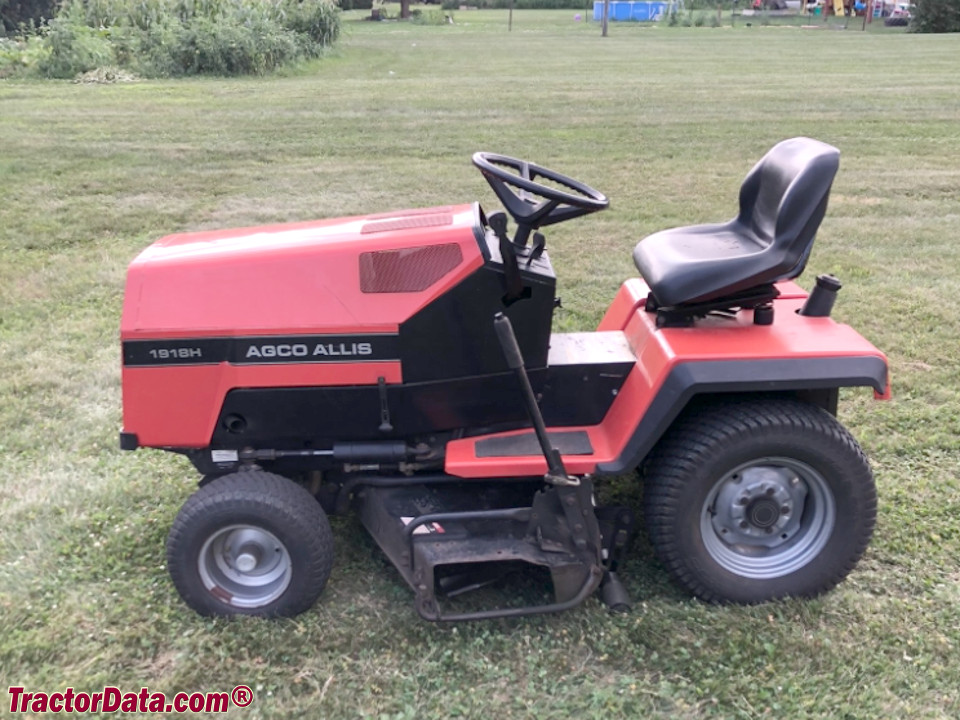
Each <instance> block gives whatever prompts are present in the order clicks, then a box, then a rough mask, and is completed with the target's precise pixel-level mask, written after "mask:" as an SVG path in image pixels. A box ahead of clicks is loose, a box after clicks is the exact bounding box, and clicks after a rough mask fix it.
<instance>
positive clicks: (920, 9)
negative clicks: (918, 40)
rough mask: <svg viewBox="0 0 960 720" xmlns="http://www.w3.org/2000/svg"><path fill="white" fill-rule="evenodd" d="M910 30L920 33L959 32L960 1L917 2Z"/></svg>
mask: <svg viewBox="0 0 960 720" xmlns="http://www.w3.org/2000/svg"><path fill="white" fill-rule="evenodd" d="M910 29H911V30H912V31H913V32H921V33H947V32H960V0H919V2H918V3H917V7H916V10H915V11H914V13H913V17H912V18H911V19H910Z"/></svg>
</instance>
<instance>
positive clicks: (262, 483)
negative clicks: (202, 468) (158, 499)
mask: <svg viewBox="0 0 960 720" xmlns="http://www.w3.org/2000/svg"><path fill="white" fill-rule="evenodd" d="M332 564H333V534H332V533H331V531H330V524H329V522H327V516H326V515H325V514H324V512H323V509H322V508H321V507H320V505H319V503H317V501H316V499H315V498H314V497H313V496H312V495H311V494H310V493H309V492H307V491H306V490H305V489H304V488H302V487H301V486H299V485H297V484H296V483H294V482H293V481H291V480H288V479H286V478H284V477H280V476H279V475H273V474H271V473H266V472H263V471H260V470H253V471H248V472H239V473H233V474H231V475H225V476H223V477H219V478H217V479H215V480H212V481H210V482H209V483H206V484H204V485H203V486H201V487H200V489H199V490H197V491H196V492H195V493H194V494H193V495H192V496H191V497H190V498H189V499H188V500H187V502H186V503H184V506H183V508H181V510H180V512H179V514H178V515H177V518H176V520H175V521H174V523H173V527H172V528H171V529H170V535H169V537H168V539H167V567H168V569H169V571H170V576H171V578H172V579H173V583H174V585H176V587H177V590H178V591H179V592H180V596H181V597H182V598H183V599H184V601H186V603H187V604H188V605H189V606H190V607H192V608H193V609H194V610H196V611H197V612H199V613H200V614H201V615H263V616H292V615H296V614H298V613H301V612H303V611H304V610H306V609H308V608H309V607H310V606H311V605H312V604H313V603H314V601H315V600H316V599H317V597H318V596H319V595H320V592H321V591H322V590H323V587H324V585H325V584H326V582H327V578H328V577H329V576H330V569H331V566H332Z"/></svg>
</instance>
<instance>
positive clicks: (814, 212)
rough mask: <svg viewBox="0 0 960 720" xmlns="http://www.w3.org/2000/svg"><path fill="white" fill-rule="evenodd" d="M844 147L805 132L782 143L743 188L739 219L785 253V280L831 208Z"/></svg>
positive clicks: (798, 268)
mask: <svg viewBox="0 0 960 720" xmlns="http://www.w3.org/2000/svg"><path fill="white" fill-rule="evenodd" d="M839 167H840V151H839V150H837V149H836V148H835V147H833V146H832V145H827V144H826V143H822V142H820V141H819V140H813V139H811V138H806V137H797V138H791V139H790V140H784V141H783V142H781V143H778V144H777V145H775V146H774V147H773V148H771V150H770V152H768V153H767V154H766V155H764V156H763V158H762V159H761V160H760V162H758V163H757V164H756V165H755V166H754V168H753V170H751V171H750V174H748V175H747V178H746V180H744V181H743V185H742V186H741V188H740V215H739V217H738V222H739V223H740V224H741V225H742V226H744V227H745V228H749V229H750V230H751V231H752V233H753V234H754V236H755V239H756V240H757V241H759V242H760V243H761V244H764V245H767V246H768V247H769V245H770V244H773V245H774V246H775V247H774V248H771V249H772V250H773V251H774V253H775V254H776V255H778V256H780V257H781V258H782V261H781V263H780V267H781V268H782V270H783V274H782V275H781V276H780V277H779V278H778V279H781V280H784V279H788V278H794V277H796V276H797V275H799V274H800V273H801V272H803V268H804V266H805V265H806V263H807V258H808V257H809V255H810V250H811V248H812V247H813V239H814V237H815V236H816V234H817V229H818V228H819V227H820V223H821V222H822V221H823V216H824V214H825V213H826V211H827V200H828V198H829V196H830V187H831V185H832V184H833V178H834V176H836V174H837V169H838V168H839Z"/></svg>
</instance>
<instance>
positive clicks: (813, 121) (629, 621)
mask: <svg viewBox="0 0 960 720" xmlns="http://www.w3.org/2000/svg"><path fill="white" fill-rule="evenodd" d="M361 15H362V13H353V14H348V15H347V17H348V21H347V22H346V23H345V37H344V38H343V40H342V42H341V43H340V45H339V46H338V49H337V50H336V51H335V52H334V53H333V54H332V55H331V56H330V57H328V58H326V59H324V60H323V61H320V62H317V63H316V64H313V65H310V66H309V67H305V68H302V69H300V70H297V71H294V72H288V73H285V74H284V75H282V76H277V77H269V78H252V79H234V80H222V79H197V80H188V81H176V82H173V81H170V82H167V81H150V82H139V83H133V84H126V85H94V86H86V85H74V84H71V83H67V82H26V81H10V80H7V81H0V687H2V688H3V689H4V690H5V688H6V686H7V685H23V686H26V688H27V690H30V691H41V690H42V691H47V692H53V691H57V690H60V691H62V690H63V689H64V688H65V687H67V686H72V687H74V688H76V689H77V690H97V689H102V688H103V686H104V685H117V686H119V687H120V688H122V689H124V690H138V689H139V688H140V687H141V686H148V687H150V689H151V690H160V691H165V692H167V693H168V694H169V695H172V694H173V693H174V692H177V691H180V690H184V691H195V690H229V689H231V688H233V687H234V686H235V685H237V684H241V683H242V684H247V685H249V686H250V687H252V688H253V689H254V692H255V695H256V697H255V700H254V702H253V704H252V705H251V706H250V707H249V708H248V709H247V710H245V711H240V710H237V709H234V710H231V715H232V716H236V717H241V716H242V717H274V718H286V717H309V718H321V717H322V718H349V717H374V718H390V719H391V720H393V719H397V720H399V719H401V718H411V719H412V718H416V719H417V720H421V719H425V718H450V717H484V716H489V713H490V712H491V711H493V710H495V711H496V712H497V713H498V714H499V715H500V716H501V717H507V718H533V717H538V718H558V717H567V716H569V717H576V718H608V717H631V718H647V717H653V718H700V717H720V718H755V717H762V716H770V717H783V718H794V719H796V718H823V717H836V718H955V717H958V716H960V661H958V657H960V353H958V345H957V334H958V328H960V279H958V271H960V56H958V54H957V38H956V37H954V36H949V35H947V36H914V35H909V34H905V33H902V32H879V31H874V32H867V33H862V32H855V31H853V30H848V31H846V32H839V31H832V30H802V29H799V28H778V27H760V26H753V27H743V26H741V25H740V24H738V26H737V27H736V28H733V29H731V28H723V29H711V28H699V29H697V28H690V29H684V28H667V27H655V28H651V27H639V26H624V25H619V24H612V25H611V31H610V37H608V38H606V39H603V38H601V37H600V30H599V27H598V26H597V24H595V23H589V24H588V23H583V22H579V23H578V22H575V21H574V19H573V15H574V11H556V12H546V11H527V12H516V13H514V26H513V31H512V32H511V33H509V34H508V33H507V32H506V22H507V13H506V11H481V12H456V13H454V18H455V20H456V24H455V25H452V26H414V25H410V24H400V23H392V22H386V23H366V22H361V21H359V20H358V19H357V18H359V17H360V16H361ZM793 135H810V136H814V137H817V138H820V139H822V140H825V141H827V142H830V143H832V144H834V145H836V146H838V147H839V148H840V149H841V150H842V153H843V156H842V161H841V170H840V174H839V176H838V178H837V181H836V183H835V185H834V192H833V196H832V201H831V206H830V209H829V211H828V215H827V219H826V220H825V222H824V224H823V227H822V230H821V232H820V235H819V239H818V244H817V246H816V247H815V249H814V252H813V256H812V258H811V261H810V265H809V267H808V270H807V272H806V274H805V276H804V278H803V279H802V283H803V284H805V285H806V286H807V287H809V285H810V283H811V282H812V278H813V277H815V275H816V274H818V273H821V272H833V273H835V274H837V275H838V276H839V277H840V278H841V279H842V280H843V281H844V283H845V288H844V290H843V291H842V293H841V296H840V300H839V301H838V305H837V308H836V311H835V313H834V315H835V317H838V318H839V319H842V320H843V321H845V322H849V323H851V324H853V325H855V326H856V327H857V328H858V329H860V330H861V332H863V333H864V334H865V335H866V336H867V337H868V338H869V339H870V340H872V341H873V342H874V343H875V344H876V345H877V346H879V347H880V348H882V349H884V350H885V351H886V352H888V353H889V355H890V360H891V366H892V372H893V383H894V384H893V390H894V396H895V399H894V400H892V401H890V402H886V403H879V402H874V401H873V400H872V398H871V397H870V393H869V392H868V391H866V390H863V391H850V392H845V393H844V394H843V396H842V401H841V409H840V415H841V419H842V420H843V421H844V422H845V423H846V424H847V425H848V426H849V427H850V428H851V430H852V431H853V433H854V434H855V435H856V436H857V437H858V438H859V439H860V440H861V442H862V443H863V445H864V447H865V449H866V451H867V453H868V455H870V457H871V459H872V462H873V464H874V468H875V471H876V476H877V482H878V488H879V497H880V513H879V521H878V527H877V532H876V536H875V539H874V542H873V544H872V545H871V547H870V549H869V550H868V552H867V555H866V556H865V558H864V560H863V561H862V562H861V564H860V565H859V566H858V568H857V569H856V570H855V571H854V573H853V574H852V575H851V576H850V578H849V579H848V580H847V581H846V582H844V583H843V584H842V585H840V586H839V587H838V588H837V589H836V590H835V591H834V592H832V593H830V594H828V595H827V596H825V597H823V598H821V599H818V600H815V601H809V602H794V601H789V602H782V603H776V604H768V605H763V606H759V607H748V608H744V607H712V606H707V605H704V604H702V603H699V602H696V601H692V600H690V599H689V598H688V597H687V596H685V595H684V594H683V593H682V592H680V591H678V590H677V589H675V588H674V587H673V586H672V585H671V584H670V582H669V581H668V580H667V578H666V576H665V572H664V570H663V569H662V568H661V567H660V566H659V565H658V563H657V562H656V561H655V560H654V559H653V558H652V557H651V553H650V551H649V548H648V546H647V544H646V542H645V541H644V540H643V539H642V538H641V539H640V540H638V541H637V542H636V544H635V547H634V549H633V554H632V556H631V559H630V561H629V563H628V564H627V567H626V568H624V572H623V576H624V578H625V580H626V582H627V585H628V588H629V590H630V591H631V593H632V594H633V596H634V598H635V600H636V607H635V610H634V612H633V613H632V614H629V615H616V616H614V615H610V614H608V613H607V612H606V610H604V609H603V608H602V607H601V606H600V604H599V602H597V601H595V600H591V601H589V602H588V603H587V604H586V605H585V606H583V607H582V608H580V609H577V610H574V611H571V612H568V613H565V614H563V615H559V616H553V617H538V618H532V619H524V620H514V621H501V622H485V623H476V624H470V625H461V626H442V627H441V626H435V625H430V624H427V623H425V622H422V621H420V620H419V619H418V617H417V616H416V613H415V612H414V610H413V608H412V603H411V600H412V596H411V593H410V592H409V591H408V590H407V588H406V587H405V585H403V584H402V582H401V580H400V579H399V576H398V575H397V573H396V572H394V571H393V570H392V568H390V567H389V566H388V564H387V563H386V561H385V560H384V559H383V557H382V556H381V554H380V553H379V551H378V550H377V549H376V547H375V546H374V544H373V542H372V541H371V540H370V539H368V538H367V537H366V535H365V533H364V532H363V531H362V528H361V527H360V525H359V522H358V521H357V520H356V519H355V518H353V517H345V518H337V519H335V520H334V533H335V537H336V541H337V556H336V565H335V568H334V573H333V576H332V578H331V581H330V583H329V585H328V587H327V590H326V592H325V594H324V595H323V596H322V598H321V600H320V601H319V602H318V603H317V605H316V606H315V607H314V608H313V609H312V610H311V611H309V612H308V613H306V614H304V615H302V616H300V617H298V618H296V619H293V620H284V621H258V620H236V621H226V620H209V619H203V618H200V617H198V616H196V615H195V614H193V612H191V611H190V610H188V609H187V608H186V606H185V605H184V604H183V603H182V602H181V601H180V599H179V597H178V596H177V594H176V592H175V590H174V588H173V586H172V584H171V583H170V581H169V579H168V577H167V573H166V569H165V567H164V550H163V546H164V540H165V537H166V533H167V530H168V528H169V526H170V524H171V522H172V520H173V517H174V515H175V514H176V512H177V510H178V508H179V506H180V504H181V503H182V502H183V501H184V500H185V499H186V498H187V496H188V495H189V494H190V492H191V491H192V489H193V488H194V486H195V481H196V478H195V476H194V472H193V470H192V468H191V467H189V466H188V464H187V462H186V461H185V460H181V459H178V458H177V457H174V456H171V455H167V454H164V453H160V452H150V451H140V452H137V453H121V452H120V451H119V450H118V448H117V431H118V429H119V426H120V394H119V346H118V339H117V334H118V333H117V328H118V324H119V314H120V306H121V299H122V289H123V279H124V272H125V268H126V265H127V263H128V262H129V261H130V260H131V259H132V258H133V257H134V256H135V255H136V254H137V253H138V252H139V251H140V250H141V249H142V248H144V247H146V246H147V245H148V244H149V243H150V242H151V241H152V240H153V239H155V238H157V237H159V236H161V235H164V234H167V233H171V232H177V231H183V230H195V229H202V228H217V227H224V226H240V225H251V224H258V223H264V222H276V221H287V220H300V219H309V218H318V217H332V216H338V215H343V214H350V213H361V212H377V211H385V210H389V209H395V208H405V207H411V206H423V205H428V204H434V203H436V204H439V203H451V202H460V201H469V200H472V199H480V200H481V201H482V202H483V203H484V204H485V205H486V206H487V207H488V208H492V207H493V206H494V205H495V200H494V198H493V195H492V193H491V192H490V191H489V189H488V188H487V186H486V184H485V183H484V181H483V180H482V178H481V177H480V175H479V174H478V173H477V172H476V171H475V170H474V169H473V167H472V166H471V165H470V160H469V159H470V154H471V153H472V152H473V151H475V150H478V149H487V150H491V151H495V152H502V153H506V154H512V155H519V156H523V157H528V158H530V159H533V160H536V161H538V162H540V163H542V164H544V165H547V166H549V167H554V168H556V169H558V170H560V171H561V172H567V173H569V174H571V175H574V176H575V177H577V178H579V179H581V180H583V181H585V182H587V183H589V184H591V185H593V186H595V187H598V188H600V189H601V190H603V191H605V192H606V193H607V194H608V195H609V196H610V197H611V199H612V202H611V207H610V209H609V210H608V211H607V212H605V213H602V214H599V215H594V216H591V217H590V218H586V219H582V220H578V221H574V222H571V223H568V224H566V225H562V226H559V227H557V228H555V229H552V231H551V232H549V233H548V234H547V235H548V244H549V246H550V248H551V254H552V257H553V260H554V264H555V266H556V268H557V271H558V275H559V278H560V279H559V283H560V286H561V287H560V293H561V294H562V296H563V299H564V309H563V310H560V311H558V313H557V321H556V325H555V327H556V328H557V329H559V330H563V331H572V330H588V329H592V328H593V327H594V326H595V325H596V323H597V322H598V320H599V318H600V317H601V315H602V313H603V311H604V308H605V305H606V303H608V302H609V300H610V299H611V298H612V297H613V294H614V292H615V291H616V289H617V287H618V286H619V284H620V282H621V281H622V280H623V279H624V278H626V277H629V276H631V275H632V274H634V273H635V270H634V268H633V264H632V262H631V257H630V253H631V250H632V248H633V245H634V244H635V243H636V241H637V240H638V239H640V238H641V237H643V236H644V235H646V234H648V233H650V232H653V231H655V230H657V229H661V228H664V227H668V226H670V225H675V224H689V223H694V222H701V221H712V220H724V219H727V218H728V217H729V216H731V215H732V214H733V213H734V210H735V207H736V197H737V191H738V189H739V184H740V182H741V180H742V178H743V176H744V174H745V173H746V172H747V171H748V170H749V168H750V167H751V166H752V164H753V163H754V162H755V161H756V160H757V159H758V158H759V157H760V156H761V155H762V154H763V153H764V152H765V151H766V150H767V149H768V148H769V147H770V146H772V145H773V144H774V143H775V142H777V141H778V140H780V139H782V138H785V137H789V136H793ZM611 491H612V492H615V493H616V494H617V495H619V496H620V497H621V498H622V499H623V500H624V501H625V502H627V503H629V504H631V505H634V506H636V507H638V508H639V504H640V488H639V487H638V486H637V484H636V483H635V481H634V480H633V479H632V478H627V479H625V480H624V481H621V482H618V483H616V484H615V486H614V487H613V488H612V489H611ZM8 710H9V698H8V696H6V695H3V696H2V697H0V715H3V714H4V713H6V712H7V711H8Z"/></svg>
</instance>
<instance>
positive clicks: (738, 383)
mask: <svg viewBox="0 0 960 720" xmlns="http://www.w3.org/2000/svg"><path fill="white" fill-rule="evenodd" d="M841 387H872V388H873V390H874V393H875V394H876V396H877V397H878V398H888V397H889V392H890V390H889V378H888V372H887V364H886V362H885V360H884V359H883V358H882V357H878V356H874V355H864V356H845V357H821V358H802V359H799V358H775V359H758V360H716V361H698V362H687V363H679V364H677V365H675V366H674V367H673V368H672V369H671V370H670V372H669V374H668V375H667V378H666V380H665V381H664V383H663V385H661V387H660V389H659V391H658V392H657V394H656V396H655V397H654V399H653V401H652V402H651V403H650V405H649V407H648V408H647V410H646V412H645V413H644V414H643V417H642V418H641V419H640V422H639V423H637V427H636V429H635V430H634V431H633V434H632V435H631V437H630V439H629V440H628V441H627V443H626V445H625V446H624V448H623V450H622V451H621V453H620V455H619V457H618V458H617V459H616V460H613V461H611V462H603V463H598V464H597V470H596V471H597V473H598V474H603V475H616V474H622V473H625V472H631V471H633V470H634V469H635V468H636V467H637V466H638V465H639V464H640V463H641V462H642V461H643V459H644V458H645V457H646V455H647V453H649V452H650V450H651V449H652V448H653V446H654V445H655V444H656V443H657V441H658V440H659V439H660V438H661V437H662V436H663V434H664V433H665V432H666V431H667V429H668V428H669V427H670V425H671V423H673V421H674V420H675V419H676V418H677V416H678V415H679V414H680V413H681V412H682V411H683V409H684V408H685V407H686V406H687V405H688V403H689V402H690V400H692V399H693V398H694V397H695V396H703V395H709V394H716V393H725V394H727V393H764V392H803V391H815V390H835V389H837V388H841ZM827 409H828V410H831V408H827Z"/></svg>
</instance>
